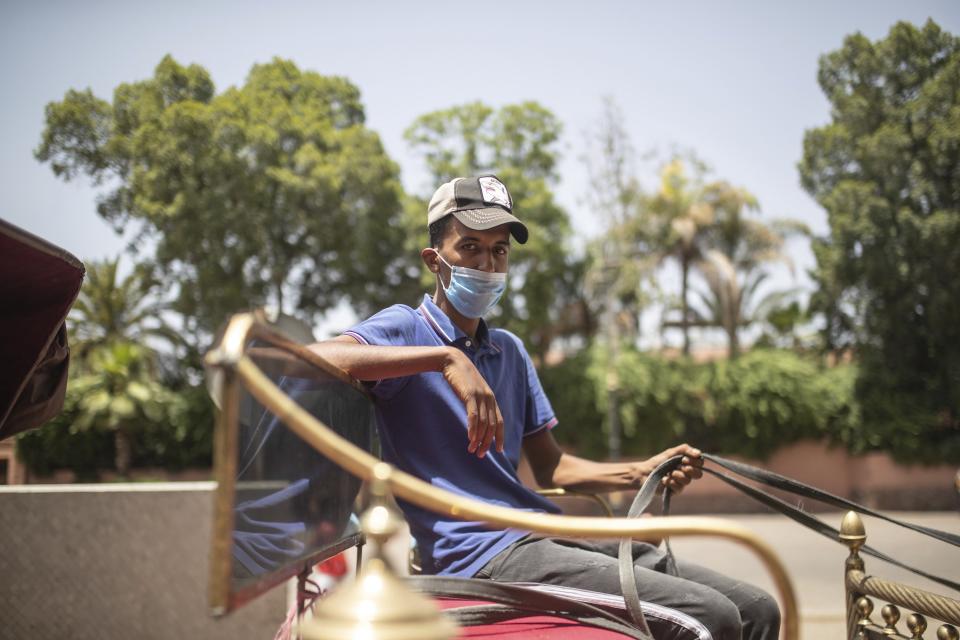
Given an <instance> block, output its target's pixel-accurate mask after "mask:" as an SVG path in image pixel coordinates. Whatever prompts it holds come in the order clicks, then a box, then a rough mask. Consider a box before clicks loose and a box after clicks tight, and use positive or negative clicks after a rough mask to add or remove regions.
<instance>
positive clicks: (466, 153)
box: [405, 102, 582, 357]
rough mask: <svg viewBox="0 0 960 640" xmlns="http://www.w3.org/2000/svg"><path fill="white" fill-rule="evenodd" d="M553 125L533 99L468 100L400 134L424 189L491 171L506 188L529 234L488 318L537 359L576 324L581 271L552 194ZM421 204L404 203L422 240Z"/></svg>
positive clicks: (558, 129) (425, 117) (555, 134)
mask: <svg viewBox="0 0 960 640" xmlns="http://www.w3.org/2000/svg"><path fill="white" fill-rule="evenodd" d="M561 130H562V128H561V125H560V122H559V121H558V120H557V119H556V117H555V116H554V115H553V114H552V113H551V112H550V111H549V110H548V109H546V108H544V107H543V106H541V105H539V104H537V103H536V102H524V103H521V104H516V105H507V106H504V107H502V108H500V109H498V110H495V109H493V108H491V107H489V106H487V105H484V104H482V103H480V102H474V103H470V104H466V105H461V106H456V107H451V108H449V109H443V110H440V111H434V112H432V113H428V114H426V115H423V116H420V117H419V118H417V120H416V121H415V122H414V123H413V124H412V125H411V126H410V128H409V129H407V131H406V134H405V135H406V138H407V140H408V142H409V143H410V144H411V146H412V147H413V149H414V150H415V151H417V152H418V153H420V154H421V156H422V157H423V159H424V162H425V163H426V165H427V168H428V170H429V171H430V174H431V184H430V188H429V191H430V192H431V193H432V192H433V190H434V189H436V187H437V186H439V185H440V184H441V183H443V182H446V181H448V180H450V179H452V178H455V177H457V176H470V175H479V174H482V173H495V174H496V175H497V176H498V177H499V178H500V179H501V180H503V182H504V183H505V184H506V185H507V188H508V189H509V190H510V194H511V195H512V196H513V200H514V213H515V214H516V215H517V217H519V218H520V219H521V220H523V222H524V224H526V225H527V227H528V228H529V229H530V239H529V241H528V242H527V244H525V245H523V246H522V247H519V248H517V249H516V250H515V251H514V252H513V253H512V254H511V265H510V290H509V295H507V296H505V297H504V299H503V301H502V302H501V303H500V307H499V308H500V316H499V317H495V318H494V322H496V324H497V325H498V326H502V327H504V328H507V329H509V330H511V331H513V332H514V333H516V334H517V335H519V336H520V337H521V338H522V339H523V340H524V341H525V342H526V343H527V344H528V346H529V348H530V351H531V353H534V354H535V355H537V356H541V357H542V356H543V355H544V354H546V352H547V350H548V349H549V347H550V344H551V342H552V341H553V340H554V339H555V338H556V337H558V336H559V335H563V334H565V333H570V332H575V331H577V329H578V327H575V326H574V325H576V322H574V321H572V320H571V318H572V317H573V315H574V314H573V313H572V307H574V306H576V304H577V302H578V301H577V295H578V289H579V288H578V283H579V278H578V274H580V273H581V271H582V268H581V265H580V264H579V262H577V261H576V260H575V259H574V258H572V256H571V253H572V252H571V247H570V237H571V227H570V220H569V218H568V216H567V213H566V212H565V211H564V210H563V209H562V208H561V207H560V206H559V205H558V204H557V203H556V202H555V201H554V197H553V191H552V185H553V184H554V183H555V182H556V180H557V175H556V172H555V168H556V163H557V158H558V155H559V152H558V149H557V146H558V145H557V143H558V140H559V137H560V133H561ZM426 203H427V200H426V198H424V199H419V201H414V202H411V205H410V208H409V209H408V211H409V214H408V218H407V219H408V224H409V225H411V226H410V229H411V233H410V236H411V237H414V238H423V239H425V238H426V234H425V233H423V232H418V231H417V230H418V229H422V228H423V227H425V226H426ZM421 246H425V245H421ZM412 248H413V247H408V250H409V249H412ZM419 248H420V247H417V249H418V250H419ZM432 284H433V282H432V280H431V281H430V286H432Z"/></svg>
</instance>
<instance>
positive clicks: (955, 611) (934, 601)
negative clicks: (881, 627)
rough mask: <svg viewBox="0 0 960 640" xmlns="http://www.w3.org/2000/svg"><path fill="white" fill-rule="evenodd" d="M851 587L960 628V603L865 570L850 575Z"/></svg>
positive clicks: (849, 585) (848, 585)
mask: <svg viewBox="0 0 960 640" xmlns="http://www.w3.org/2000/svg"><path fill="white" fill-rule="evenodd" d="M847 588H849V589H853V590H854V591H856V592H857V593H858V594H861V595H865V596H873V597H874V598H880V599H881V600H884V601H885V602H889V603H891V604H896V605H900V606H901V607H907V608H908V609H910V610H911V611H916V612H917V613H922V614H923V615H926V616H930V617H931V618H936V619H937V620H943V621H944V622H949V623H950V624H958V625H960V602H957V601H956V600H953V599H952V598H948V597H946V596H941V595H938V594H936V593H931V592H930V591H924V590H923V589H918V588H916V587H911V586H908V585H904V584H900V583H899V582H893V581H891V580H884V579H883V578H877V577H876V576H868V575H867V574H865V573H864V572H863V571H857V570H852V571H848V572H847Z"/></svg>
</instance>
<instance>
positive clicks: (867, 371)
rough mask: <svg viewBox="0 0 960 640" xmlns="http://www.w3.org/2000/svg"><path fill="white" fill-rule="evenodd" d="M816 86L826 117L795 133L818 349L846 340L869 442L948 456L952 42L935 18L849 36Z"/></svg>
mask: <svg viewBox="0 0 960 640" xmlns="http://www.w3.org/2000/svg"><path fill="white" fill-rule="evenodd" d="M818 80H819V83H820V86H821V88H822V89H823V91H824V93H825V94H826V96H827V99H828V100H829V101H830V104H831V122H830V123H829V124H827V125H825V126H822V127H818V128H815V129H811V130H808V131H807V132H806V134H805V135H804V150H803V159H802V160H801V162H800V165H799V169H800V175H801V179H802V182H803V186H804V188H805V189H806V190H807V191H808V192H809V193H810V194H811V195H812V196H813V197H814V198H815V199H816V200H817V202H818V203H819V204H820V205H821V206H822V207H823V208H824V209H825V210H826V212H827V220H828V223H829V230H830V231H829V236H828V237H827V238H823V239H821V241H820V242H819V243H818V244H817V245H816V246H815V250H816V253H815V255H816V257H817V261H818V263H817V270H816V272H815V276H816V278H817V280H818V284H819V286H820V288H821V291H822V292H824V295H821V296H819V297H818V298H817V299H816V302H817V303H818V304H819V305H821V306H820V310H822V311H825V312H827V316H828V320H829V322H828V323H827V331H829V332H831V335H830V336H829V341H830V342H831V343H834V342H837V341H840V340H843V339H849V338H850V337H851V336H852V338H853V340H855V345H856V347H857V350H858V354H859V357H860V359H861V365H862V366H861V367H860V378H859V380H858V384H857V393H858V396H859V398H860V399H861V402H862V405H863V410H864V425H865V426H867V427H869V428H870V429H871V430H873V432H872V433H871V436H872V437H871V441H872V442H873V444H874V446H888V447H892V446H894V443H895V442H897V441H898V440H899V439H903V438H917V437H921V436H922V437H923V438H926V439H927V445H928V449H929V450H930V451H935V450H938V448H939V449H940V450H941V451H946V450H950V451H952V452H953V455H954V458H953V459H956V456H957V455H960V431H958V430H960V322H958V320H957V319H958V318H960V281H958V280H957V278H956V272H957V269H958V267H960V39H958V38H956V37H954V36H952V35H950V34H949V33H946V32H944V31H943V30H942V29H940V27H938V26H937V25H936V24H935V23H934V22H933V21H928V22H927V23H926V24H925V25H924V26H923V27H922V28H917V27H915V26H913V25H911V24H908V23H904V22H901V23H898V24H896V25H894V26H893V27H892V28H891V30H890V32H889V34H888V35H887V37H886V38H884V39H881V40H878V41H876V42H871V41H870V40H869V39H867V38H866V37H864V36H863V35H861V34H859V33H857V34H853V35H851V36H848V37H847V38H846V39H845V40H844V43H843V46H842V47H841V48H840V49H838V50H837V51H834V52H831V53H829V54H827V55H825V56H823V57H822V58H821V59H820V69H819V75H818ZM838 334H840V335H838ZM944 455H946V454H944Z"/></svg>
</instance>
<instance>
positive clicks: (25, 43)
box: [0, 0, 960, 285]
mask: <svg viewBox="0 0 960 640" xmlns="http://www.w3.org/2000/svg"><path fill="white" fill-rule="evenodd" d="M928 18H932V19H933V20H934V21H936V22H937V23H938V24H939V25H940V26H941V27H942V28H944V29H946V30H948V31H950V32H951V33H954V34H960V0H915V1H912V2H909V3H907V2H902V1H890V0H870V1H867V0H861V1H837V0H834V1H822V0H815V1H807V2H791V3H786V2H771V1H770V0H765V1H742V2H716V1H715V0H714V1H693V0H690V1H687V2H670V3H668V2H656V3H655V2H649V1H644V0H634V1H632V2H627V1H623V2H610V1H603V0H593V1H591V2H566V1H561V0H555V1H553V2H535V1H528V2H521V1H514V2H500V1H498V0H491V1H488V2H484V3H482V4H479V3H472V4H471V3H463V2H457V3H453V2H415V1H406V2H364V1H360V0H358V1H354V2H339V3H329V2H322V1H315V2H284V1H279V0H278V1H274V2H269V3H268V2H250V1H238V0H234V1H232V2H221V1H211V2H183V1H180V0H173V1H169V2H163V3H161V2H150V3H143V2H135V1H132V0H126V1H123V2H118V1H112V0H111V1H97V0H91V1H89V2H83V3H77V2H64V1H56V0H54V1H46V2H36V1H33V2H30V1H26V0H4V1H3V2H2V4H0V69H2V77H3V79H4V86H5V90H4V94H5V95H4V99H3V100H2V101H0V115H2V117H0V141H2V144H0V176H2V178H0V187H2V188H0V217H2V218H4V219H5V220H7V221H9V222H12V223H13V224H16V225H18V226H21V227H23V228H25V229H27V230H28V231H31V232H33V233H36V234H38V235H40V236H42V237H44V238H46V239H48V240H50V241H52V242H54V243H56V244H58V245H60V246H62V247H64V248H65V249H67V250H69V251H71V252H72V253H74V254H75V255H77V256H78V257H79V258H81V259H83V260H89V259H102V258H106V257H113V256H115V255H117V254H119V253H120V252H121V251H123V249H124V245H125V243H124V240H123V239H122V238H120V237H119V236H117V234H116V233H115V232H114V231H113V230H112V229H111V228H110V227H109V226H108V225H107V224H106V223H104V222H103V221H102V220H101V219H100V218H98V217H97V215H96V212H95V199H96V195H97V193H98V191H97V189H96V187H95V186H94V185H91V184H89V182H88V181H86V180H84V179H78V180H76V181H74V182H70V183H65V182H63V181H61V180H59V179H58V178H55V177H54V176H53V173H52V171H51V170H50V168H49V166H47V165H41V164H40V163H38V162H37V161H36V160H35V159H34V157H33V150H34V149H35V148H36V147H37V145H38V144H39V141H40V135H41V131H42V128H43V114H44V106H45V105H46V104H47V103H49V102H51V101H55V100H59V99H61V98H62V97H63V95H64V93H65V92H66V91H67V90H68V89H84V88H87V87H89V88H91V89H92V90H93V91H94V93H95V94H97V95H98V96H100V97H102V98H106V99H110V97H111V95H112V90H113V88H114V87H115V86H116V85H117V84H119V83H121V82H130V81H136V80H140V79H144V78H147V77H150V76H151V75H152V73H153V69H154V67H155V66H156V65H157V63H158V62H159V61H160V59H161V58H162V57H163V56H164V55H165V54H168V53H169V54H172V55H173V56H174V58H175V59H177V60H178V61H179V62H180V63H182V64H189V63H197V64H200V65H202V66H203V67H205V68H206V69H207V70H209V72H210V74H211V76H212V78H213V80H214V82H215V84H216V87H217V90H218V91H222V90H224V89H225V88H227V87H229V86H231V85H238V84H241V83H242V82H243V80H244V78H245V76H246V74H247V73H248V71H249V70H250V67H251V66H252V65H253V64H256V63H261V62H266V61H269V60H270V59H272V58H273V57H275V56H280V57H283V58H287V59H291V60H293V61H294V62H295V63H296V64H297V65H298V66H299V67H300V68H301V69H309V70H313V71H317V72H319V73H321V74H324V75H341V76H345V77H347V78H349V79H350V80H351V81H352V82H353V83H354V84H356V85H357V86H358V87H359V88H360V90H361V92H362V97H363V102H364V104H365V107H366V113H367V124H368V126H369V127H370V128H372V129H374V130H375V131H377V132H378V133H379V134H380V136H381V138H382V140H383V142H384V145H385V147H386V149H387V152H388V153H389V154H390V155H391V156H392V157H393V158H394V159H395V160H396V161H397V162H398V163H399V164H400V167H401V171H402V179H403V183H404V185H405V187H406V188H407V189H408V190H409V191H412V192H415V193H420V194H429V193H430V192H431V191H432V187H433V186H434V185H429V184H427V182H426V180H427V176H426V172H425V170H424V167H423V165H422V162H421V161H420V160H419V158H418V157H417V156H416V155H414V154H412V153H411V152H410V150H409V149H408V148H407V145H406V143H405V142H404V140H403V131H404V129H406V128H407V127H408V126H409V125H410V124H411V123H412V122H413V120H414V119H415V118H416V117H417V116H419V115H422V114H424V113H428V112H430V111H434V110H437V109H442V108H447V107H450V106H454V105H458V104H464V103H467V102H471V101H474V100H482V101H483V102H486V103H488V104H490V105H493V106H501V105H505V104H511V103H517V102H520V101H524V100H536V101H538V102H540V103H541V104H543V105H544V106H546V107H547V108H548V109H550V110H551V111H553V112H554V113H555V114H556V116H557V117H558V118H559V120H560V121H561V122H562V123H563V124H564V128H565V129H564V136H563V139H562V144H561V153H562V160H561V163H560V167H559V169H560V182H559V184H558V185H557V187H556V193H557V199H558V201H559V202H560V204H561V205H563V206H564V207H565V208H566V209H567V211H568V212H569V213H570V216H571V218H572V220H573V224H574V228H575V230H576V233H577V236H578V238H579V239H580V240H583V239H585V238H588V237H590V236H591V235H593V234H595V233H596V231H597V229H596V228H595V226H594V223H593V218H592V217H591V214H590V212H589V210H588V207H587V206H586V203H585V194H586V192H587V184H586V180H585V175H584V174H585V171H584V168H583V164H582V161H581V157H582V155H583V153H584V145H585V135H584V134H585V131H587V130H589V129H590V128H591V127H593V126H595V124H596V122H597V120H598V119H599V117H600V115H601V113H602V108H603V107H602V100H603V98H604V97H610V98H612V99H613V100H614V101H615V102H616V104H617V105H618V106H619V108H620V110H621V111H622V112H623V115H624V117H625V121H626V127H627V131H628V132H629V135H630V142H631V143H632V145H633V146H634V148H636V149H637V151H638V152H639V153H641V154H642V153H645V152H647V151H650V150H657V151H659V152H660V153H661V154H662V153H666V152H668V151H669V150H670V149H673V148H681V149H691V150H693V151H695V152H696V153H697V154H698V155H699V156H700V157H701V158H702V159H703V160H705V161H706V162H707V163H708V164H709V165H710V166H711V167H712V169H713V170H714V174H715V176H716V177H718V178H722V179H725V180H728V181H730V182H732V183H733V184H736V185H739V186H743V187H746V188H747V189H748V190H750V191H751V192H752V193H754V194H755V195H756V196H757V197H758V199H759V201H760V205H761V210H762V212H763V214H764V215H765V216H769V217H781V216H789V217H793V218H799V219H800V220H803V221H804V222H806V223H807V224H808V225H810V227H811V228H812V229H813V230H814V231H815V232H817V233H824V232H825V231H826V229H827V226H826V216H825V214H824V212H823V210H822V209H820V207H818V206H817V204H816V203H815V202H814V201H813V200H812V199H811V198H810V197H809V196H808V195H807V194H806V193H805V192H804V191H803V190H802V189H801V187H800V184H799V174H798V172H797V168H796V165H797V162H798V161H799V160H800V157H801V153H802V141H803V133H804V131H805V130H806V129H809V128H812V127H816V126H820V125H823V124H826V123H827V122H828V121H829V106H828V104H827V101H826V99H825V98H824V96H823V94H822V93H821V91H820V89H819V87H818V85H817V82H816V73H817V61H818V58H819V56H821V55H822V54H824V53H827V52H829V51H832V50H834V49H837V48H839V47H840V46H841V45H842V42H843V38H844V37H845V36H846V35H848V34H850V33H853V32H856V31H859V32H861V33H863V34H864V35H866V36H868V37H869V38H871V39H874V40H875V39H878V38H882V37H884V36H885V35H886V34H887V33H888V31H889V29H890V27H891V26H892V25H893V24H894V23H895V22H897V21H899V20H906V21H909V22H912V23H914V24H917V25H919V24H922V23H923V22H925V21H926V20H927V19H928ZM638 172H639V173H640V178H641V179H642V180H643V181H644V182H646V183H647V184H650V183H651V182H652V180H653V179H654V177H655V176H654V172H653V166H652V165H650V164H643V163H641V164H640V165H638ZM508 186H509V185H508ZM518 214H519V215H521V216H522V212H518ZM790 253H791V256H792V258H793V260H794V262H795V264H796V267H797V269H796V271H797V274H798V275H797V280H796V282H797V283H799V284H801V285H803V284H806V283H809V280H808V279H806V278H805V276H804V271H805V269H807V268H809V267H811V266H813V258H812V255H811V254H810V251H809V248H808V247H807V245H806V243H804V242H793V243H791V245H790ZM0 277H2V274H0ZM781 277H782V276H781Z"/></svg>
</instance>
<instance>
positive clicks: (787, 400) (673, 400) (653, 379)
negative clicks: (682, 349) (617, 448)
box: [546, 347, 866, 458]
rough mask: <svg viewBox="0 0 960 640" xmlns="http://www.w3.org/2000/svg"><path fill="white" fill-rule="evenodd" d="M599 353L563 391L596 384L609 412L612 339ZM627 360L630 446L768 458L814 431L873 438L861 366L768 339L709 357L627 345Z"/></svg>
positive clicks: (851, 440) (624, 412) (621, 391)
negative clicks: (701, 359) (773, 346)
mask: <svg viewBox="0 0 960 640" xmlns="http://www.w3.org/2000/svg"><path fill="white" fill-rule="evenodd" d="M589 357H590V362H589V365H588V367H587V368H586V369H576V368H574V369H572V371H582V374H581V377H580V379H579V380H570V381H568V382H567V387H566V388H565V390H564V391H561V393H569V392H570V391H571V390H572V389H574V388H578V387H579V388H583V387H586V386H588V385H589V386H590V387H591V388H592V392H593V396H594V398H595V400H594V402H593V403H591V406H592V407H595V409H594V415H595V416H597V417H598V418H599V416H602V415H604V414H605V412H606V409H607V399H608V387H609V386H610V385H611V381H612V380H613V378H612V377H611V376H610V368H609V366H608V362H607V351H606V349H603V348H600V347H595V348H594V349H593V350H592V352H591V354H590V356H589ZM618 362H619V366H618V367H617V369H616V373H617V376H616V381H617V382H616V384H617V386H616V393H617V394H618V398H619V405H620V420H621V423H622V425H623V442H624V445H623V451H624V454H625V455H636V456H641V455H651V454H653V453H656V452H659V451H661V450H663V449H665V448H667V447H669V446H672V445H674V444H676V443H678V442H689V443H691V444H694V445H696V446H698V447H701V448H702V449H704V450H705V451H711V452H714V453H736V454H741V455H746V456H751V457H758V458H763V457H766V456H769V455H770V454H771V453H773V451H775V450H776V449H777V448H778V447H781V446H783V445H785V444H789V443H791V442H795V441H797V440H801V439H805V438H812V439H828V440H831V441H834V442H840V443H844V444H846V445H847V446H848V447H850V448H851V449H853V450H862V449H863V448H866V447H864V446H863V445H864V444H865V443H864V442H862V438H863V436H864V433H863V429H862V428H861V422H860V413H859V409H858V406H857V405H856V403H855V402H853V401H852V397H853V385H854V380H855V376H856V369H855V367H852V366H849V365H843V366H838V367H834V368H824V367H821V366H819V365H818V364H817V363H816V362H814V361H812V360H810V359H808V358H805V357H803V356H800V355H798V354H796V353H793V352H791V351H781V350H765V349H756V350H753V351H751V352H749V353H747V354H745V355H743V356H742V357H741V358H739V359H737V360H720V361H716V362H709V363H695V362H693V361H692V360H690V359H686V358H680V359H669V360H668V359H665V358H662V357H658V356H655V355H651V354H648V353H643V352H640V351H637V350H635V349H623V350H622V351H621V352H620V354H619V358H618ZM546 371H547V372H549V371H550V370H549V369H547V370H546ZM547 375H549V374H547ZM558 413H559V411H558ZM598 423H599V419H598ZM595 431H596V432H598V433H599V429H595ZM557 433H558V435H559V434H561V433H562V430H558V432H557ZM590 442H591V443H592V446H593V447H594V448H593V449H592V451H590V453H591V454H593V455H603V454H604V453H605V451H604V448H603V443H602V442H601V441H599V440H597V439H596V438H594V439H593V440H591V441H590Z"/></svg>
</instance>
